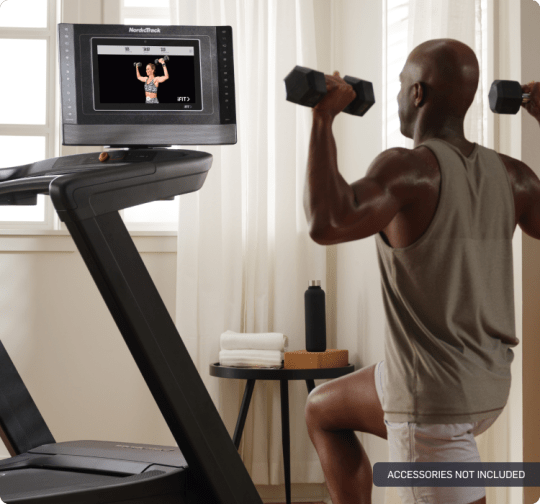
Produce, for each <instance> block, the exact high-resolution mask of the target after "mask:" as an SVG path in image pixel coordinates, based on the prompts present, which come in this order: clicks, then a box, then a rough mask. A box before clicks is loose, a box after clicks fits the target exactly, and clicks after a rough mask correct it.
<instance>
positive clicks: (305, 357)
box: [285, 349, 349, 369]
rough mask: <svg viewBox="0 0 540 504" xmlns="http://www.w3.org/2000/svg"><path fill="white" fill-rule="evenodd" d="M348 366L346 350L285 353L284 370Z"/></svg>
mask: <svg viewBox="0 0 540 504" xmlns="http://www.w3.org/2000/svg"><path fill="white" fill-rule="evenodd" d="M348 364H349V351H348V350H335V349H333V350H326V352H308V351H307V350H298V351H296V352H285V369H324V368H337V367H345V366H347V365H348Z"/></svg>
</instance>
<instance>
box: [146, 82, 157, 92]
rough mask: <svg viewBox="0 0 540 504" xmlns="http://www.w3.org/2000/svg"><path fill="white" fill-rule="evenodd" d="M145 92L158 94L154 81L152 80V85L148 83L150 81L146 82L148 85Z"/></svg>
mask: <svg viewBox="0 0 540 504" xmlns="http://www.w3.org/2000/svg"><path fill="white" fill-rule="evenodd" d="M144 90H145V91H146V92H147V93H157V86H156V85H155V84H154V79H152V82H151V83H148V81H146V84H145V85H144Z"/></svg>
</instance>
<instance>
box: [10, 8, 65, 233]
mask: <svg viewBox="0 0 540 504" xmlns="http://www.w3.org/2000/svg"><path fill="white" fill-rule="evenodd" d="M0 54H2V55H9V57H4V58H3V63H4V65H6V64H7V65H8V68H6V72H5V75H6V76H9V75H11V76H14V75H17V78H16V80H15V79H13V80H11V79H9V78H7V79H6V78H3V79H1V80H0V96H2V102H1V103H2V105H1V107H2V112H1V114H0V149H1V152H2V157H1V158H0V168H4V167H8V166H18V165H24V164H27V163H31V162H34V161H36V160H41V159H46V158H49V157H53V156H54V155H55V146H56V144H55V140H56V138H55V111H56V106H55V79H56V2H55V1H54V0H11V1H6V2H3V3H2V5H1V7H0ZM53 223H54V214H53V210H52V206H51V205H50V203H48V202H47V201H46V198H45V197H44V196H39V197H38V204H37V205H36V206H0V227H1V228H8V229H9V228H15V227H17V228H32V229H36V228H38V229H39V228H41V229H46V228H49V229H52V227H53Z"/></svg>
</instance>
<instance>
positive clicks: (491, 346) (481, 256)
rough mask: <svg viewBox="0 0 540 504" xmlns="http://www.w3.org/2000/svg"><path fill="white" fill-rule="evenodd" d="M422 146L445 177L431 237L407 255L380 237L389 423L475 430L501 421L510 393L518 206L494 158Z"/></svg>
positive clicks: (477, 151)
mask: <svg viewBox="0 0 540 504" xmlns="http://www.w3.org/2000/svg"><path fill="white" fill-rule="evenodd" d="M423 145H424V146H425V147H426V148H428V149H429V150H430V151H431V152H432V153H433V155H434V156H435V158H436V161H437V164H438V167H439V171H440V176H439V179H440V184H439V189H438V191H439V198H438V203H437V206H436V210H435V214H434V216H433V217H432V219H431V222H430V223H429V225H428V228H427V230H424V233H423V234H422V235H421V236H420V237H419V238H418V239H417V240H416V241H415V242H413V243H412V244H409V245H407V246H405V247H400V248H396V247H394V246H392V245H391V244H389V243H388V242H387V240H384V239H383V238H382V237H381V235H378V236H376V242H377V249H378V254H379V265H380V270H381V276H382V286H383V296H384V302H385V308H386V315H387V319H388V330H387V334H386V345H385V369H386V375H385V382H384V404H383V408H384V411H385V419H387V420H388V421H391V422H421V423H456V422H458V423H459V422H461V423H462V422H476V421H479V420H483V419H485V418H489V417H491V416H493V415H495V414H496V413H497V412H500V411H502V409H503V408H504V406H505V404H506V401H507V398H508V393H509V390H510V364H511V362H512V360H513V352H512V350H511V348H510V345H512V344H515V343H516V338H515V320H514V298H513V261H512V236H513V233H514V229H515V220H514V198H513V193H512V189H511V186H510V181H509V177H508V174H507V172H506V168H505V166H504V165H503V163H502V162H501V160H500V158H499V156H498V155H497V154H496V153H495V152H494V151H493V150H490V149H486V148H484V147H481V146H479V145H475V146H474V148H473V150H472V152H471V153H470V154H469V155H468V156H464V155H463V153H462V152H461V151H460V150H459V149H457V148H456V147H454V146H453V145H451V144H450V143H448V142H445V141H443V140H440V139H430V140H428V141H426V142H424V144H423ZM419 206H420V207H421V205H419ZM424 208H425V207H424Z"/></svg>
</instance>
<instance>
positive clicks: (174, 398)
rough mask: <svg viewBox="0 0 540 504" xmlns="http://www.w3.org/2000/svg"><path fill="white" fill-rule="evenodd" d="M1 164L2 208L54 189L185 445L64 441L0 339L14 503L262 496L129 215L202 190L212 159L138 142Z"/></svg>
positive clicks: (5, 476)
mask: <svg viewBox="0 0 540 504" xmlns="http://www.w3.org/2000/svg"><path fill="white" fill-rule="evenodd" d="M108 154H109V159H108V160H107V161H106V162H102V161H100V153H98V152H96V153H92V154H79V155H74V156H66V157H60V158H53V159H48V160H45V161H39V162H36V163H32V164H28V165H24V166H18V167H13V168H5V169H1V170H0V204H3V205H10V204H32V203H35V202H36V198H37V195H38V194H48V195H49V196H50V197H51V200H52V202H53V204H54V207H55V209H56V211H57V212H58V215H59V217H60V219H61V220H62V221H63V222H64V223H65V224H66V226H67V229H68V230H69V232H70V234H71V236H72V237H73V240H74V241H75V244H76V245H77V248H78V250H79V252H80V253H81V256H82V258H83V259H84V262H85V264H86V266H87V267H88V270H89V271H90V273H91V275H92V277H93V279H94V281H95V283H96V285H97V287H98V289H99V291H100V293H101V295H102V296H103V299H104V300H105V303H106V304H107V306H108V308H109V310H110V313H111V315H112V316H113V318H114V320H115V322H116V324H117V326H118V328H119V330H120V333H121V335H122V337H123V338H124V340H125V342H126V344H127V346H128V348H129V351H130V352H131V354H132V356H133V358H134V359H135V362H136V364H137V366H138V368H139V370H140V371H141V373H142V375H143V377H144V379H145V381H146V383H147V385H148V387H149V389H150V391H151V393H152V395H153V397H154V399H155V401H156V403H157V405H158V407H159V409H160V411H161V413H162V415H163V417H164V419H165V421H166V422H167V425H168V426H169V428H170V430H171V432H172V434H173V436H174V439H175V441H176V443H177V444H178V447H168V446H150V445H144V444H140V443H132V442H129V441H128V440H120V441H119V442H103V441H74V442H64V443H56V442H55V440H54V437H53V435H52V434H51V432H50V431H49V429H48V427H47V424H46V422H45V420H44V419H43V418H42V416H41V414H40V412H39V410H38V409H37V407H36V405H35V403H34V402H33V400H32V398H31V396H30V394H29V392H28V390H27V389H26V387H25V386H24V383H23V381H22V379H21V378H20V376H19V374H18V373H17V370H16V369H15V367H14V366H13V363H12V361H11V360H10V358H9V356H8V354H7V352H6V351H5V348H4V347H3V346H2V345H1V344H0V437H1V438H2V440H3V441H4V443H5V444H6V446H7V447H8V449H9V451H10V453H11V455H12V458H10V459H7V460H2V461H0V498H1V499H2V500H3V501H4V502H6V503H7V504H68V503H69V504H75V503H77V504H112V503H122V504H196V503H197V504H214V503H217V504H258V503H262V500H261V498H260V496H259V495H258V493H257V490H256V488H255V486H254V484H253V482H252V480H251V478H250V476H249V474H248V472H247V470H246V468H245V466H244V464H243V462H242V460H241V458H240V456H239V454H238V452H237V450H236V448H235V446H234V444H233V442H232V440H231V438H230V436H229V434H228V432H227V430H226V428H225V425H224V424H223V422H222V420H221V418H220V416H219V413H218V411H217V409H216V408H215V406H214V403H213V402H212V399H211V397H210V395H209V394H208V391H207V390H206V387H205V386H204V384H203V381H202V380H201V377H200V375H199V373H198V372H197V369H196V368H195V365H194V363H193V361H192V360H191V358H190V356H189V354H188V351H187V349H186V347H185V345H184V343H183V342H182V339H181V337H180V335H179V334H178V331H177V329H176V327H175V324H174V322H173V321H172V319H171V317H170V315H169V313H168V311H167V309H166V307H165V305H164V303H163V301H162V299H161V297H160V295H159V293H158V291H157V289H156V287H155V285H154V283H153V281H152V279H151V277H150V275H149V273H148V271H147V270H146V267H145V266H144V263H143V261H142V259H141V257H140V255H139V253H138V252H137V249H136V248H135V245H134V243H133V241H132V239H131V237H130V235H129V233H128V231H127V229H126V227H125V225H124V223H123V221H122V219H121V217H120V215H119V210H121V209H123V208H127V207H131V206H135V205H140V204H142V203H147V202H150V201H155V200H161V199H171V198H173V197H174V196H176V195H181V194H185V193H189V192H193V191H197V190H198V189H200V188H201V186H202V185H203V183H204V180H205V178H206V175H207V173H208V170H209V169H210V166H211V163H212V156H211V155H210V154H207V153H204V152H200V151H190V150H172V149H162V148H156V149H138V148H133V149H129V150H113V151H109V152H108Z"/></svg>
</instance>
